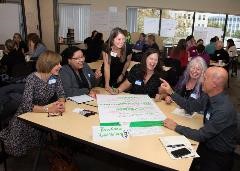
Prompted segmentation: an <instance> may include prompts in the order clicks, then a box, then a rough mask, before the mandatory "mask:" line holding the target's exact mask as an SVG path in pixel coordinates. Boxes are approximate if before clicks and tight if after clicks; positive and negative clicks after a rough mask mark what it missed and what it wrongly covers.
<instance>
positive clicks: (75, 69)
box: [60, 46, 102, 97]
mask: <svg viewBox="0 0 240 171" xmlns="http://www.w3.org/2000/svg"><path fill="white" fill-rule="evenodd" d="M62 57H63V66H62V69H61V70H60V77H61V80H62V84H63V88H64V91H65V94H66V97H71V96H79V95H83V94H89V95H90V96H93V97H94V96H95V94H96V92H94V91H93V90H91V89H92V88H93V87H95V86H96V83H97V80H98V79H99V78H100V77H101V76H102V74H101V72H100V70H96V72H95V73H94V72H93V71H92V69H91V68H90V67H89V66H88V64H87V63H86V62H85V57H84V55H83V52H82V50H81V49H79V48H78V47H76V46H72V47H69V48H67V49H65V50H64V52H63V53H62Z"/></svg>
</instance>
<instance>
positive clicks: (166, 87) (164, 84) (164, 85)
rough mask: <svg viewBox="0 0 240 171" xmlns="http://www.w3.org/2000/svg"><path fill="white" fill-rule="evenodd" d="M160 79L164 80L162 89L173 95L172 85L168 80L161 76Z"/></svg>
mask: <svg viewBox="0 0 240 171" xmlns="http://www.w3.org/2000/svg"><path fill="white" fill-rule="evenodd" d="M160 80H161V81H162V84H161V90H162V91H165V92H166V93H168V94H170V95H171V94H172V93H173V90H172V88H171V86H170V85H169V84H168V82H167V81H166V80H164V79H162V78H160Z"/></svg>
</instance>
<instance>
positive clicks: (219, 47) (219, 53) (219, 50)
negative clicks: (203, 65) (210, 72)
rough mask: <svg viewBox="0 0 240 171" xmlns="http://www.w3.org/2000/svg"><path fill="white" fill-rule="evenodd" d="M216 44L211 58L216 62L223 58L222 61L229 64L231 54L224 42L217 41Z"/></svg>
mask: <svg viewBox="0 0 240 171" xmlns="http://www.w3.org/2000/svg"><path fill="white" fill-rule="evenodd" d="M215 46H216V50H215V53H214V55H213V56H212V57H211V58H210V59H211V60H213V61H215V62H217V61H219V60H222V62H224V63H225V64H228V63H229V54H228V52H227V51H226V50H224V48H223V42H222V41H217V42H216V45H215Z"/></svg>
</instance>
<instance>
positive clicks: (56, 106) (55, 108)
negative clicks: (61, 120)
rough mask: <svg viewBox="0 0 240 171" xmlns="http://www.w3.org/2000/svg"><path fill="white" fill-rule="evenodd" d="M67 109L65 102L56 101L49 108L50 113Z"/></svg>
mask: <svg viewBox="0 0 240 171" xmlns="http://www.w3.org/2000/svg"><path fill="white" fill-rule="evenodd" d="M64 111H65V104H64V102H60V101H56V102H54V103H52V104H51V105H50V106H49V108H48V112H49V113H63V112H64Z"/></svg>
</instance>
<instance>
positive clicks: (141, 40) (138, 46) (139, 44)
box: [133, 33, 146, 51]
mask: <svg viewBox="0 0 240 171" xmlns="http://www.w3.org/2000/svg"><path fill="white" fill-rule="evenodd" d="M145 37H146V35H145V34H144V33H141V34H140V36H139V40H138V41H137V42H136V43H135V45H134V46H133V49H136V50H139V51H142V48H143V45H144V44H145Z"/></svg>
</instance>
